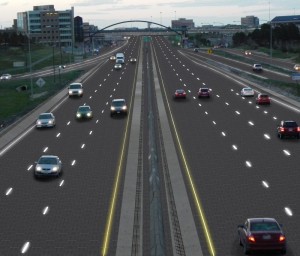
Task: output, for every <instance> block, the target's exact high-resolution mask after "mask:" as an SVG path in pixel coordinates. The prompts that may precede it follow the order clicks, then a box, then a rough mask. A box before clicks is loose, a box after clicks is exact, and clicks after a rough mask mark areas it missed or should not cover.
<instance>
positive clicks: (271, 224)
mask: <svg viewBox="0 0 300 256" xmlns="http://www.w3.org/2000/svg"><path fill="white" fill-rule="evenodd" d="M281 226H282V225H279V224H278V222H277V221H276V220H275V219H274V218H249V219H247V220H246V222H245V224H244V225H238V236H239V244H240V245H241V246H243V249H244V254H246V255H248V254H249V253H251V252H254V251H256V252H257V251H269V252H273V251H278V252H280V253H281V254H286V237H285V235H284V233H283V231H282V228H281Z"/></svg>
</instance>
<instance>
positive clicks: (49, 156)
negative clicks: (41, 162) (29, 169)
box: [40, 155, 59, 158]
mask: <svg viewBox="0 0 300 256" xmlns="http://www.w3.org/2000/svg"><path fill="white" fill-rule="evenodd" d="M40 158H59V157H58V156H54V155H42V156H41V157H40Z"/></svg>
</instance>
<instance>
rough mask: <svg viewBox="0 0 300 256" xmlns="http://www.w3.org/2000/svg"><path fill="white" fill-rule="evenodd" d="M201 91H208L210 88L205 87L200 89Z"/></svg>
mask: <svg viewBox="0 0 300 256" xmlns="http://www.w3.org/2000/svg"><path fill="white" fill-rule="evenodd" d="M200 91H201V92H208V89H207V88H204V89H200Z"/></svg>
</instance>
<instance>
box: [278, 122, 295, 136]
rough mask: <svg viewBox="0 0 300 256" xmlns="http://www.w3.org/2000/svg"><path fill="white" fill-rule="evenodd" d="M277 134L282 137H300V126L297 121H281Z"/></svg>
mask: <svg viewBox="0 0 300 256" xmlns="http://www.w3.org/2000/svg"><path fill="white" fill-rule="evenodd" d="M277 135H278V137H279V138H280V139H283V138H284V137H287V136H289V137H296V138H298V139H300V127H299V126H298V124H297V123H296V122H295V121H281V122H280V124H279V125H278V127H277Z"/></svg>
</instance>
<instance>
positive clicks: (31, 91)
mask: <svg viewBox="0 0 300 256" xmlns="http://www.w3.org/2000/svg"><path fill="white" fill-rule="evenodd" d="M27 38H28V51H29V73H30V95H31V97H32V96H33V85H32V63H31V47H30V29H29V33H28V34H27Z"/></svg>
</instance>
